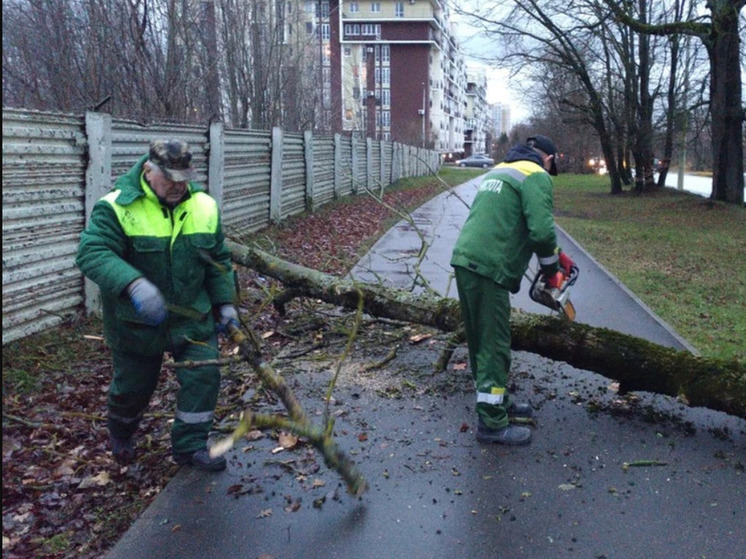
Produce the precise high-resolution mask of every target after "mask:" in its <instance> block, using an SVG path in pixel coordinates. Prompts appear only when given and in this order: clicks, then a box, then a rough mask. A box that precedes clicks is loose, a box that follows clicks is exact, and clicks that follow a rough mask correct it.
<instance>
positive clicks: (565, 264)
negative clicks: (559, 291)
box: [559, 251, 575, 277]
mask: <svg viewBox="0 0 746 559" xmlns="http://www.w3.org/2000/svg"><path fill="white" fill-rule="evenodd" d="M559 265H560V268H562V269H563V270H564V272H565V275H566V276H567V277H570V272H571V269H572V267H573V266H575V262H573V261H572V258H570V257H569V256H567V254H566V253H565V252H564V251H560V253H559Z"/></svg>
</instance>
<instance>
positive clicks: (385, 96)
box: [381, 88, 391, 107]
mask: <svg viewBox="0 0 746 559" xmlns="http://www.w3.org/2000/svg"><path fill="white" fill-rule="evenodd" d="M381 105H383V106H384V107H390V106H391V90H390V89H388V88H385V89H382V90H381Z"/></svg>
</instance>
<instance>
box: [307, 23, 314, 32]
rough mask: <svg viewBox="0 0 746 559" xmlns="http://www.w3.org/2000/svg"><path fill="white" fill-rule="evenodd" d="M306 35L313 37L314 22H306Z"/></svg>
mask: <svg viewBox="0 0 746 559" xmlns="http://www.w3.org/2000/svg"><path fill="white" fill-rule="evenodd" d="M306 35H313V22H312V21H307V22H306Z"/></svg>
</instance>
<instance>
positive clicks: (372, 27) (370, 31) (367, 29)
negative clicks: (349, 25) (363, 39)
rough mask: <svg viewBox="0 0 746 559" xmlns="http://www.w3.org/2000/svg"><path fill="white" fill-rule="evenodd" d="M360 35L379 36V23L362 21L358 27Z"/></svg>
mask: <svg viewBox="0 0 746 559" xmlns="http://www.w3.org/2000/svg"><path fill="white" fill-rule="evenodd" d="M360 31H361V32H362V33H361V34H362V35H374V36H376V37H380V36H381V24H373V23H363V25H362V26H361V28H360Z"/></svg>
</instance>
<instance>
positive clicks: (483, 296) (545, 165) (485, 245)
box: [451, 135, 573, 445]
mask: <svg viewBox="0 0 746 559" xmlns="http://www.w3.org/2000/svg"><path fill="white" fill-rule="evenodd" d="M556 153H557V150H556V148H555V146H554V143H553V142H552V141H551V140H550V139H549V138H547V137H546V136H540V135H537V136H532V137H531V138H529V139H528V140H527V142H526V144H525V145H517V146H515V147H513V148H511V150H510V151H509V152H508V153H507V155H506V156H505V158H504V159H503V161H502V162H501V163H500V164H499V165H497V166H496V167H495V168H494V169H493V170H492V171H490V172H489V173H488V174H487V175H486V176H485V177H484V179H483V180H482V181H481V183H480V185H479V189H478V192H477V195H476V197H475V198H474V202H473V203H472V206H471V210H470V212H469V217H468V218H467V220H466V222H465V223H464V226H463V228H462V230H461V233H460V235H459V237H458V239H457V241H456V245H455V247H454V249H453V255H452V258H451V265H452V266H453V267H454V270H455V276H456V286H457V289H458V295H459V302H460V306H461V313H462V318H463V321H464V327H465V331H466V339H467V344H468V348H469V362H470V366H471V370H472V374H473V375H474V380H475V382H476V389H477V405H476V409H477V416H478V426H477V440H479V441H481V442H495V443H500V444H508V445H520V444H527V443H529V442H530V441H531V431H530V429H528V428H526V427H521V426H516V425H511V424H509V422H508V417H509V416H524V417H530V416H531V415H532V413H533V410H532V408H531V406H530V404H527V403H516V402H513V401H512V400H511V398H510V395H509V394H508V392H507V390H506V387H507V382H508V373H509V371H510V363H511V354H510V293H517V292H518V290H519V288H520V285H521V279H522V277H523V275H524V273H525V272H526V269H527V268H528V264H529V261H530V259H531V257H532V255H533V254H534V253H535V254H536V256H537V258H538V261H539V265H540V269H541V273H543V274H544V275H545V277H546V278H547V284H548V286H549V287H558V286H559V285H560V284H561V283H562V281H563V278H562V274H563V273H564V274H566V275H569V274H570V268H571V267H572V266H573V262H572V260H571V259H570V258H569V257H568V256H567V255H566V254H565V253H564V252H562V251H560V249H559V248H558V246H557V236H556V233H555V228H554V216H553V213H552V209H553V198H552V188H553V185H552V179H551V177H550V176H549V175H556V174H557V164H556V162H555V155H556Z"/></svg>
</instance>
